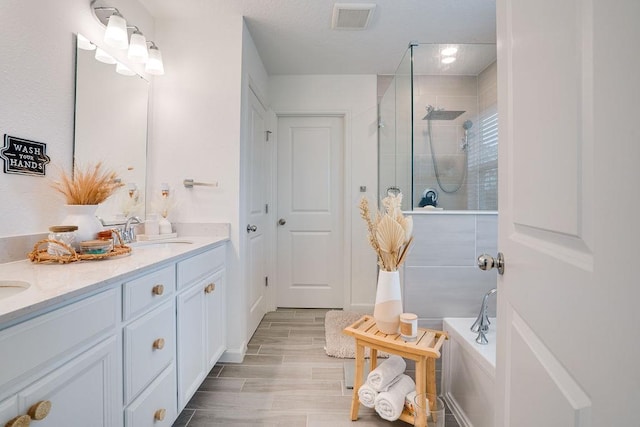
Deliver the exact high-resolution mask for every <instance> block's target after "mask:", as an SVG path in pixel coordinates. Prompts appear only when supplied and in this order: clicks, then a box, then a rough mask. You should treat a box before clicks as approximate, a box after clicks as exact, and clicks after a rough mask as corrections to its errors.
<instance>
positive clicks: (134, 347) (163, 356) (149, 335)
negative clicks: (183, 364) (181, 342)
mask: <svg viewBox="0 0 640 427" xmlns="http://www.w3.org/2000/svg"><path fill="white" fill-rule="evenodd" d="M174 307H175V306H174V302H173V301H170V302H167V303H166V304H164V305H162V306H160V307H158V308H156V309H155V310H153V311H152V312H150V313H149V314H146V315H145V316H143V317H141V318H140V319H138V320H136V321H134V322H133V323H131V324H130V325H128V326H127V327H126V328H125V329H124V357H125V359H124V374H125V376H124V378H125V380H124V381H125V388H124V389H125V397H124V398H125V401H126V402H130V401H131V400H132V399H133V398H134V397H135V396H136V395H137V394H138V393H140V391H141V390H142V389H143V388H145V387H146V386H147V385H148V384H149V383H150V382H151V381H153V378H154V377H155V376H156V375H158V373H160V372H161V371H162V370H163V369H164V368H166V367H167V366H168V365H169V364H170V363H171V362H172V361H173V359H174V355H175V352H176V338H175V336H176V333H175V330H176V328H175V308H174Z"/></svg>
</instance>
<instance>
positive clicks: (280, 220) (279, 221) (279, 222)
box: [278, 218, 287, 225]
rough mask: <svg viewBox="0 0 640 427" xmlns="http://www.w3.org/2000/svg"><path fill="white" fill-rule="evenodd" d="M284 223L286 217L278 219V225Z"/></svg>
mask: <svg viewBox="0 0 640 427" xmlns="http://www.w3.org/2000/svg"><path fill="white" fill-rule="evenodd" d="M286 223H287V220H286V219H284V218H280V219H279V220H278V225H285V224H286Z"/></svg>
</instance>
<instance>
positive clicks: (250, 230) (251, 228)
mask: <svg viewBox="0 0 640 427" xmlns="http://www.w3.org/2000/svg"><path fill="white" fill-rule="evenodd" d="M252 231H253V232H256V231H258V226H257V225H251V224H248V225H247V233H251V232H252Z"/></svg>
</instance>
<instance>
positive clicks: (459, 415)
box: [442, 392, 473, 427]
mask: <svg viewBox="0 0 640 427" xmlns="http://www.w3.org/2000/svg"><path fill="white" fill-rule="evenodd" d="M442 397H443V398H444V400H445V402H447V406H448V407H449V410H450V411H451V413H452V414H453V417H454V418H455V419H456V421H457V422H458V424H459V425H460V427H473V424H471V421H469V418H467V416H466V415H465V413H464V411H463V410H462V409H461V408H460V405H458V402H457V401H456V399H455V398H454V397H453V395H452V394H451V393H449V392H445V393H444V394H443V395H442Z"/></svg>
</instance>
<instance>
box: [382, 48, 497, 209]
mask: <svg viewBox="0 0 640 427" xmlns="http://www.w3.org/2000/svg"><path fill="white" fill-rule="evenodd" d="M379 79H380V81H379V85H378V87H384V86H387V84H388V86H387V87H386V90H385V91H384V94H383V95H382V97H381V98H380V102H379V122H378V127H379V132H378V135H379V136H378V137H379V189H380V190H379V191H380V194H379V197H380V198H383V197H384V196H385V195H386V194H387V192H397V191H400V192H402V193H403V196H404V198H403V205H402V207H403V210H406V211H411V210H416V211H417V210H441V209H444V210H456V211H466V210H471V211H496V210H497V209H498V116H497V66H496V45H495V44H420V43H416V44H411V45H410V46H409V48H408V49H407V51H406V53H405V55H404V57H403V59H402V61H401V62H400V65H399V66H398V68H397V70H396V72H395V74H394V75H393V76H386V78H385V76H379Z"/></svg>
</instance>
